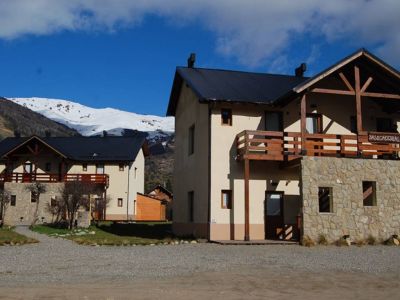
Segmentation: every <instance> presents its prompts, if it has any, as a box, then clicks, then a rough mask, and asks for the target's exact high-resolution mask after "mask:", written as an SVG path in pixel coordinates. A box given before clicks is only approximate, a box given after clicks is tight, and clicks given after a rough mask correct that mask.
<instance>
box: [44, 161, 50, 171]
mask: <svg viewBox="0 0 400 300" xmlns="http://www.w3.org/2000/svg"><path fill="white" fill-rule="evenodd" d="M45 170H46V172H50V171H51V163H50V162H47V163H46V168H45Z"/></svg>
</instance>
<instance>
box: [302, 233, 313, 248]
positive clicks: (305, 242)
mask: <svg viewBox="0 0 400 300" xmlns="http://www.w3.org/2000/svg"><path fill="white" fill-rule="evenodd" d="M301 244H302V245H303V246H305V247H312V246H315V243H314V241H313V240H312V239H311V238H310V237H309V236H308V235H306V236H303V238H302V241H301Z"/></svg>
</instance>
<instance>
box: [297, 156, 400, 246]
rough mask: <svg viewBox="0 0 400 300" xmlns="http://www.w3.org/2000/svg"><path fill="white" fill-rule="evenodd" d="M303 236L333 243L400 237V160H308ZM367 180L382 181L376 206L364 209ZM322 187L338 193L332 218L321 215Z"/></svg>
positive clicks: (303, 165)
mask: <svg viewBox="0 0 400 300" xmlns="http://www.w3.org/2000/svg"><path fill="white" fill-rule="evenodd" d="M301 172H302V174H301V181H302V182H301V190H302V196H303V235H304V236H309V237H310V238H312V239H313V240H318V237H319V235H320V234H323V235H324V236H325V237H326V238H327V239H328V241H330V242H333V241H336V240H338V239H339V238H341V237H342V236H343V235H350V238H351V239H352V240H353V241H356V240H359V239H366V238H367V237H368V236H369V235H371V236H373V237H375V238H377V239H378V240H385V239H387V238H389V237H390V236H391V235H393V234H400V161H393V160H392V161H391V160H376V159H351V158H328V157H304V158H303V159H302V162H301ZM362 181H375V182H376V206H364V205H363V190H362ZM318 187H331V188H332V195H333V196H332V209H333V211H332V212H331V213H320V212H319V202H318Z"/></svg>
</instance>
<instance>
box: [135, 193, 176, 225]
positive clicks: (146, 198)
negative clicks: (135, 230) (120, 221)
mask: <svg viewBox="0 0 400 300" xmlns="http://www.w3.org/2000/svg"><path fill="white" fill-rule="evenodd" d="M135 220H136V221H169V220H172V193H171V192H170V191H169V190H167V189H166V188H164V187H163V186H161V185H158V186H156V187H155V188H154V189H153V190H152V191H151V192H150V193H149V194H147V195H145V194H141V193H138V194H137V197H136V215H135Z"/></svg>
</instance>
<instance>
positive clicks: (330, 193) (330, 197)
mask: <svg viewBox="0 0 400 300" xmlns="http://www.w3.org/2000/svg"><path fill="white" fill-rule="evenodd" d="M321 189H329V211H321V196H320V190H321ZM333 212H334V211H333V188H332V187H331V186H318V213H320V214H332V213H333Z"/></svg>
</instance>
